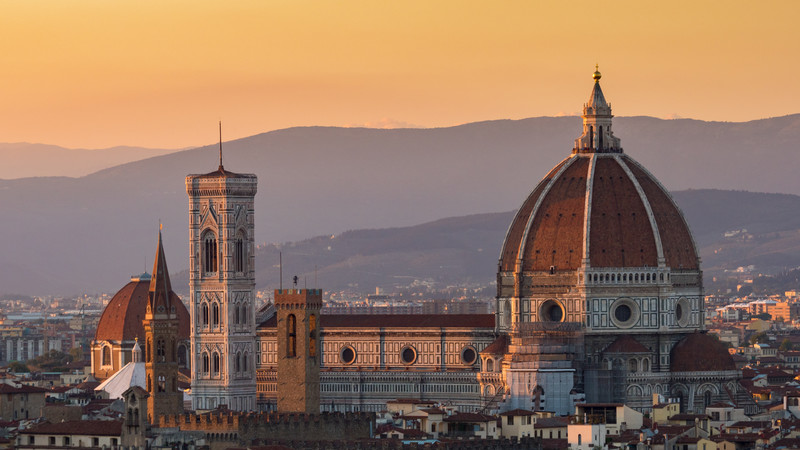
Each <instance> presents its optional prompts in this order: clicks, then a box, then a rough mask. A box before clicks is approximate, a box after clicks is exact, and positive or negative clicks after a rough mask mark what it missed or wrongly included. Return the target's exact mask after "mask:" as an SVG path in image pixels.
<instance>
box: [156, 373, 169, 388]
mask: <svg viewBox="0 0 800 450" xmlns="http://www.w3.org/2000/svg"><path fill="white" fill-rule="evenodd" d="M166 390H167V379H166V378H164V375H159V376H158V392H164V391H166Z"/></svg>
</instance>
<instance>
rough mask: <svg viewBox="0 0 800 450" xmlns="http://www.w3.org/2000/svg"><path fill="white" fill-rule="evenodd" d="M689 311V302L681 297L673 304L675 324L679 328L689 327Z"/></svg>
mask: <svg viewBox="0 0 800 450" xmlns="http://www.w3.org/2000/svg"><path fill="white" fill-rule="evenodd" d="M691 310H692V309H691V307H690V306H689V300H687V299H686V298H684V297H681V299H680V300H678V302H677V303H676V304H675V322H677V323H678V326H679V327H685V326H687V325H689V319H690V318H691V314H690V312H691Z"/></svg>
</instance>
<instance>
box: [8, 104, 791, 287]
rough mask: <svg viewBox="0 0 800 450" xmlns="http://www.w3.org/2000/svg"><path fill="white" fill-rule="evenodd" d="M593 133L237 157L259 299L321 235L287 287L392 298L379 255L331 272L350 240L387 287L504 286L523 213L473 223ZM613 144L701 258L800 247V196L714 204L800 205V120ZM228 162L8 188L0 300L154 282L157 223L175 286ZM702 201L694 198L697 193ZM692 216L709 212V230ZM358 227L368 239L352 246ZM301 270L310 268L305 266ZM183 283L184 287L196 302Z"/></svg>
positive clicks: (342, 145) (244, 149) (269, 138)
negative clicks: (796, 242)
mask: <svg viewBox="0 0 800 450" xmlns="http://www.w3.org/2000/svg"><path fill="white" fill-rule="evenodd" d="M579 131H580V118H577V117H557V118H553V117H539V118H531V119H523V120H516V121H513V120H498V121H490V122H479V123H472V124H466V125H462V126H458V127H450V128H436V129H391V130H382V129H365V128H325V127H304V128H290V129H285V130H277V131H273V132H269V133H264V134H260V135H256V136H252V137H249V138H245V139H240V140H236V141H231V142H226V143H224V147H223V158H224V160H223V163H224V165H225V168H226V169H227V170H231V171H234V172H248V173H255V174H256V175H258V177H259V190H260V191H259V193H258V195H257V196H256V238H257V241H258V243H259V252H260V253H259V255H262V254H263V256H259V259H258V263H259V267H260V269H259V271H260V273H259V275H258V283H259V286H262V287H264V286H272V287H274V286H275V284H273V283H274V280H275V279H276V277H277V269H276V268H275V267H273V266H274V265H275V263H274V262H273V263H271V264H270V260H271V258H272V256H270V254H269V252H270V250H269V249H270V248H274V249H278V248H281V249H286V248H291V247H292V246H294V247H296V248H302V247H303V246H305V245H310V244H306V242H310V241H314V242H317V241H320V242H321V240H322V239H323V238H319V237H318V238H314V239H311V240H310V241H307V240H306V241H304V239H307V238H308V237H309V236H325V238H324V239H327V240H328V241H330V242H327V244H328V245H324V246H322V247H320V248H322V249H324V251H323V250H316V253H314V252H312V251H310V250H309V251H308V252H307V253H309V255H310V256H304V257H305V258H307V260H304V259H303V258H300V257H293V256H291V252H290V251H288V250H287V251H286V252H285V253H284V254H285V255H286V256H287V261H285V264H284V267H285V269H286V271H287V272H285V273H291V272H296V273H303V274H306V275H304V277H306V278H308V277H309V275H308V274H311V273H313V272H314V271H313V267H312V266H317V271H316V273H317V278H318V283H319V284H320V286H325V287H326V288H328V286H331V287H333V286H339V285H347V284H353V283H358V285H359V286H361V287H362V288H363V287H364V286H365V285H366V286H368V288H364V289H368V290H371V289H372V288H373V286H372V285H378V281H374V280H372V279H371V278H368V277H366V276H365V277H364V278H363V280H362V279H361V278H358V277H360V275H357V274H356V272H355V271H352V270H351V271H350V272H349V273H348V272H347V268H348V267H357V266H358V265H359V264H362V265H363V267H367V268H371V269H369V270H367V271H373V272H374V271H375V270H377V268H379V267H381V266H380V264H383V263H381V262H380V257H379V256H378V253H374V254H372V256H369V254H368V253H365V252H363V251H360V252H356V253H354V255H347V257H346V258H344V254H342V255H339V256H335V257H330V258H328V256H327V255H328V253H327V252H334V250H327V248H328V247H331V249H335V248H341V247H340V246H339V242H350V241H345V240H344V238H345V237H348V236H352V238H353V239H357V240H359V242H362V243H364V245H367V246H369V245H372V246H373V248H380V247H382V246H383V247H385V250H386V251H385V253H384V255H385V256H384V261H390V262H391V264H389V263H385V264H386V270H385V271H384V273H385V275H381V276H382V277H410V276H416V274H415V273H411V270H410V269H409V268H417V267H418V268H420V270H422V269H423V268H427V269H429V270H433V269H432V268H436V267H439V269H440V272H441V273H442V277H445V278H446V279H454V280H455V279H459V278H464V277H467V278H469V279H473V278H474V277H485V278H484V279H489V280H491V279H493V277H494V272H495V268H494V265H495V264H496V258H497V254H498V252H499V245H500V242H502V238H503V235H504V232H505V228H506V227H507V226H508V223H509V222H510V215H509V218H508V219H504V218H503V217H502V215H500V216H493V215H488V216H487V215H484V214H479V215H475V214H476V213H492V212H503V211H511V210H513V209H514V208H516V207H518V206H519V204H521V202H522V200H523V199H524V198H525V196H526V195H527V194H528V193H529V192H530V191H531V190H532V189H533V188H534V187H535V185H536V184H537V183H538V182H539V180H540V179H541V177H543V176H544V175H545V174H546V173H547V171H548V170H549V169H550V168H551V167H553V166H554V165H555V164H556V163H557V162H558V161H559V160H561V159H563V158H565V157H567V156H568V155H569V154H570V149H571V147H572V141H573V139H574V138H575V137H577V136H578V134H579ZM615 133H616V135H617V136H619V137H621V139H622V145H623V148H624V149H625V152H626V153H628V154H629V155H631V156H632V157H633V158H635V159H637V160H638V161H640V162H642V163H643V164H644V165H645V166H646V167H648V169H650V171H651V172H653V173H654V175H655V176H656V177H657V178H659V180H660V181H661V182H662V183H663V184H664V185H665V186H667V187H668V188H669V189H672V190H682V191H681V192H676V193H675V196H676V200H677V201H678V203H679V204H680V205H681V207H682V208H684V210H685V211H686V214H687V217H688V218H689V222H690V225H691V227H692V228H693V229H694V232H695V234H696V238H697V240H698V242H699V243H701V248H705V247H704V245H711V244H713V243H714V242H716V241H714V239H715V236H717V235H719V233H721V232H720V230H734V229H738V228H742V227H746V228H748V229H749V230H751V232H758V230H760V229H762V228H759V227H763V230H765V232H768V233H776V232H777V233H779V236H772V237H770V238H769V240H771V239H773V238H781V239H790V240H791V236H790V235H783V234H781V233H784V234H786V233H789V234H790V233H791V232H792V230H795V229H800V226H798V227H796V228H792V227H794V225H793V224H795V223H800V220H798V219H797V217H796V216H795V215H794V211H798V208H796V206H800V203H798V202H797V197H795V196H793V195H776V196H771V195H768V196H766V197H763V198H762V197H758V196H760V195H763V194H749V193H744V192H738V193H737V192H725V191H713V190H706V189H709V188H714V189H721V190H731V189H737V190H748V191H765V192H781V193H793V192H800V178H798V177H796V176H795V173H796V172H797V167H798V166H800V155H798V152H796V151H794V150H795V148H796V147H797V144H796V142H800V115H791V116H784V117H777V118H771V119H764V120H757V121H752V122H744V123H723V122H702V121H696V120H689V119H679V120H661V119H655V118H650V117H619V118H616V119H615ZM218 164H219V162H218V151H217V145H210V146H207V147H202V148H197V149H191V150H184V151H179V152H173V153H169V154H166V155H161V156H156V157H150V158H146V159H142V160H138V161H133V162H128V163H125V164H121V165H116V166H113V167H109V168H106V169H103V170H99V171H97V172H94V173H91V174H89V175H85V176H81V177H76V178H70V177H37V178H17V179H7V180H0V205H2V210H3V212H4V215H3V216H4V220H2V221H0V235H2V236H3V246H2V248H3V251H2V252H0V293H4V292H5V293H20V294H26V293H29V294H72V293H79V292H98V291H114V290H116V289H118V288H120V287H121V286H122V285H124V284H125V283H126V282H127V279H128V277H129V276H130V275H131V274H135V273H140V272H142V271H144V270H147V271H150V270H151V267H150V266H151V265H152V258H153V255H154V253H155V246H156V236H157V232H158V226H159V223H163V224H164V246H165V249H166V251H167V259H168V261H169V263H170V267H171V268H172V270H173V271H174V272H180V271H181V270H184V269H185V268H186V262H187V259H188V258H187V256H186V255H187V254H188V242H187V239H186V236H187V234H186V230H187V220H188V215H187V211H188V199H187V196H186V192H185V186H184V179H185V176H186V175H187V174H189V173H205V172H210V171H212V170H215V169H216V168H217V166H218ZM689 188H692V189H694V191H686V189H689ZM699 189H703V190H699ZM712 193H714V194H713V195H712ZM741 195H744V196H747V195H753V196H756V197H754V198H757V200H755V201H753V202H751V203H747V202H745V201H744V200H742V197H737V196H741ZM767 200H769V201H767ZM773 200H774V201H773ZM709 202H710V203H709ZM747 205H750V206H747ZM693 208H697V209H698V210H699V211H700V212H701V213H705V212H708V214H705V215H704V214H700V215H699V216H695V215H694V214H693V213H692V212H691V211H692V209H693ZM506 214H510V213H506ZM457 216H469V218H468V220H467V219H464V220H467V221H468V222H470V221H477V222H476V223H482V225H472V228H470V227H467V228H466V229H465V231H464V234H463V235H455V234H453V233H451V232H448V231H441V230H446V229H443V228H439V226H440V225H441V224H442V223H444V224H447V223H449V222H453V223H455V222H458V221H460V220H462V219H446V220H443V221H439V222H434V221H437V220H439V219H441V218H444V217H457ZM428 222H432V223H431V224H427V223H428ZM420 223H425V224H426V225H419V227H423V228H425V227H428V228H430V229H431V230H432V233H433V234H431V235H430V236H428V237H427V238H423V237H422V236H420V235H418V234H416V233H412V232H411V231H407V228H406V227H411V226H414V225H417V224H420ZM491 223H495V225H493V226H490V224H491ZM437 224H438V225H437ZM743 224H744V225H743ZM745 225H746V226H745ZM493 227H494V228H493ZM770 227H771V228H770ZM384 228H390V229H389V230H382V229H384ZM356 229H370V230H369V231H359V232H356V231H351V232H349V233H348V232H347V230H356ZM497 229H499V230H500V231H499V232H498V231H496V230H497ZM393 230H394V231H395V232H398V233H400V235H399V236H404V237H402V238H400V237H389V238H386V239H388V241H387V242H396V245H395V246H394V247H392V246H386V245H384V244H378V243H377V242H379V241H373V242H374V243H373V244H367V241H368V240H369V239H367V237H368V236H373V237H375V238H376V239H377V237H380V236H382V235H385V234H386V233H392V232H393ZM404 230H406V231H404ZM436 230H440V231H436ZM331 235H333V236H334V237H333V239H331ZM363 236H367V237H363ZM770 236H771V235H770ZM781 236H782V237H781ZM348 239H349V238H348ZM417 239H420V240H419V241H417ZM426 239H429V240H426ZM765 239H767V238H765ZM337 240H338V242H337ZM449 240H460V241H459V242H460V243H461V244H462V247H458V246H456V247H450V248H451V249H452V250H451V251H449V253H448V252H438V253H437V254H436V255H432V254H428V253H426V250H428V249H430V248H431V246H432V245H431V243H441V242H449ZM765 242H766V241H765ZM279 243H280V244H279ZM478 243H480V244H479V245H477V244H478ZM331 244H333V245H331ZM784 244H786V245H779V246H777V248H775V249H773V251H772V253H775V254H777V253H783V254H786V255H787V256H786V257H784V260H785V261H784V262H785V264H781V265H790V264H792V263H793V262H792V261H793V259H792V258H793V256H792V254H791V251H787V249H789V250H791V247H787V245H789V244H791V243H790V242H789V241H786V242H784ZM343 245H344V244H343ZM348 245H349V244H348ZM354 248H355V247H354ZM465 248H466V249H467V250H465ZM412 249H417V251H418V253H414V252H413V251H412ZM762 250H763V251H764V252H766V254H769V253H770V252H769V251H767V249H762ZM762 250H758V252H762ZM725 252H731V253H730V254H731V256H732V258H731V261H737V263H738V262H739V261H747V260H748V258H751V257H753V258H755V257H758V258H762V259H764V260H765V261H767V262H769V263H770V264H773V263H774V261H772V262H770V261H771V260H770V257H769V256H765V255H762V253H758V254H752V252H756V250H755V249H754V248H749V247H748V248H747V249H742V248H739V247H735V248H731V249H728V248H727V247H726V248H725V249H724V250H723V254H725ZM748 252H750V253H748ZM701 253H702V254H703V257H704V261H705V264H704V267H706V268H707V269H709V268H711V267H715V266H717V265H720V266H721V265H724V264H728V263H727V262H725V261H720V262H717V260H716V259H714V258H715V257H714V256H710V255H706V254H705V250H703V251H701ZM751 254H752V256H750V255H751ZM359 255H360V256H359ZM714 255H719V252H717V253H714ZM472 257H475V258H477V259H478V260H479V262H476V263H475V268H472V269H468V268H467V267H466V266H463V267H461V266H458V267H450V266H454V265H457V264H466V263H457V264H453V263H452V261H466V260H468V259H470V258H472ZM262 258H263V259H262ZM293 258H294V259H293ZM326 258H328V259H326ZM353 258H357V259H353ZM726 261H727V260H726ZM294 263H296V264H298V266H297V267H292V266H291V264H294ZM403 268H406V269H405V270H401V269H403ZM359 270H361V269H359ZM381 270H383V269H381ZM415 270H416V269H415ZM448 271H450V272H448ZM426 273H429V274H433V272H426ZM437 276H438V275H437ZM356 278H358V279H356ZM433 278H436V277H433ZM445 278H442V279H443V280H444V279H445ZM179 279H180V277H178V278H176V281H175V283H174V285H175V288H176V289H178V290H183V289H185V288H181V284H182V283H181V282H180V281H179ZM323 283H324V284H323ZM380 283H383V281H381V282H380Z"/></svg>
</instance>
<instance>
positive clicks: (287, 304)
mask: <svg viewBox="0 0 800 450" xmlns="http://www.w3.org/2000/svg"><path fill="white" fill-rule="evenodd" d="M305 307H311V308H322V289H275V308H277V309H282V308H305Z"/></svg>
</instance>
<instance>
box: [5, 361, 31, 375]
mask: <svg viewBox="0 0 800 450" xmlns="http://www.w3.org/2000/svg"><path fill="white" fill-rule="evenodd" d="M8 371H9V372H13V373H29V372H30V371H31V369H28V366H26V365H25V364H23V363H21V362H19V361H11V364H9V365H8Z"/></svg>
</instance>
